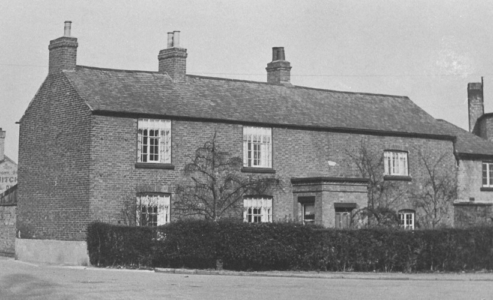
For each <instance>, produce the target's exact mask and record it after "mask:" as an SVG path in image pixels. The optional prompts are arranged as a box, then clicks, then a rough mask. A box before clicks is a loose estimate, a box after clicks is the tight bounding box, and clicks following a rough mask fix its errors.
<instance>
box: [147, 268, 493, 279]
mask: <svg viewBox="0 0 493 300" xmlns="http://www.w3.org/2000/svg"><path fill="white" fill-rule="evenodd" d="M154 271H155V272H157V273H168V274H185V275H224V276H261V277H287V278H324V279H357V280H421V281H430V280H433V281H436V280H440V281H493V273H491V272H481V273H480V272H477V273H465V272H464V273H396V272H394V273H390V272H389V273H380V272H373V273H372V272H302V271H299V272H296V271H268V272H239V271H228V270H200V269H171V268H155V269H154Z"/></svg>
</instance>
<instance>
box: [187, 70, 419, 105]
mask: <svg viewBox="0 0 493 300" xmlns="http://www.w3.org/2000/svg"><path fill="white" fill-rule="evenodd" d="M187 76H188V77H198V78H204V79H211V80H226V81H237V82H247V83H258V84H263V85H273V86H281V87H283V86H285V85H283V84H275V83H269V82H264V81H254V80H246V79H234V78H223V77H211V76H203V75H193V74H187ZM287 88H295V89H307V90H315V91H322V92H333V93H341V94H356V95H371V96H383V97H392V98H395V97H397V98H407V99H409V97H408V96H400V95H390V94H377V93H365V92H351V91H338V90H331V89H322V88H314V87H307V86H301V85H293V86H290V87H287Z"/></svg>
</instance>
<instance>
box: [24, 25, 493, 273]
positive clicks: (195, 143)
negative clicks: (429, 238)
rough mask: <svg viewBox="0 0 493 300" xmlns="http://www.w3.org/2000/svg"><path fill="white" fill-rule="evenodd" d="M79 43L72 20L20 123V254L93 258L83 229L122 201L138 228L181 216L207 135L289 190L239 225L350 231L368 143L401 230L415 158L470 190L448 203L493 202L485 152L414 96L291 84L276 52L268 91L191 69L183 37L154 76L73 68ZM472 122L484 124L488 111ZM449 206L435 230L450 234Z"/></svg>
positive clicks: (415, 212) (122, 218)
mask: <svg viewBox="0 0 493 300" xmlns="http://www.w3.org/2000/svg"><path fill="white" fill-rule="evenodd" d="M77 47H78V43H77V39H76V38H74V37H71V36H70V23H66V30H65V35H64V36H63V37H60V38H58V39H55V40H52V41H51V42H50V45H49V73H48V76H47V77H46V79H45V81H44V82H43V84H42V85H41V87H40V88H39V91H38V92H37V94H36V95H35V97H34V99H33V100H32V102H31V103H30V105H29V107H28V108H27V110H26V111H25V114H24V116H23V117H22V119H21V120H20V153H19V188H18V217H17V240H16V255H17V257H18V258H19V259H22V260H37V261H40V260H41V261H46V262H55V263H68V264H85V263H87V254H86V252H85V251H86V248H85V242H84V240H85V230H86V226H87V225H88V224H89V223H90V222H92V221H95V220H101V221H104V222H110V223H114V224H127V222H128V215H126V214H125V213H124V209H125V207H124V206H125V201H127V200H128V199H129V198H130V199H133V200H132V201H139V203H141V204H142V207H143V208H144V209H143V210H139V211H138V212H135V211H134V212H133V215H132V214H131V217H130V218H131V219H132V218H133V221H134V223H135V222H137V224H138V223H139V222H138V220H139V218H142V216H144V215H145V216H146V217H150V218H149V219H147V220H148V222H147V224H146V225H160V224H163V223H166V222H169V221H173V220H176V219H178V218H179V215H178V214H176V213H175V212H174V203H176V201H180V199H178V197H177V196H176V195H175V187H176V183H177V181H178V180H180V178H181V177H182V176H183V173H182V170H183V167H184V166H185V164H186V163H187V162H189V157H190V156H193V154H194V152H195V150H196V149H197V148H198V147H200V146H202V145H203V144H204V143H205V142H206V141H209V140H211V138H212V137H213V136H214V134H216V139H217V143H218V144H219V145H220V147H221V148H222V149H223V150H225V151H228V152H229V153H231V154H232V155H233V156H238V157H241V158H243V164H244V166H243V168H242V169H241V172H242V173H244V175H245V176H248V175H251V174H262V175H263V176H277V177H278V178H280V179H281V180H282V181H283V182H285V183H286V184H285V187H284V189H283V190H282V191H273V192H272V194H270V195H263V196H258V197H255V196H252V197H247V198H245V199H244V202H243V205H244V213H243V215H239V216H238V218H243V219H244V220H245V221H249V222H254V221H263V222H264V221H267V222H268V221H281V220H295V221H299V222H306V223H308V222H314V223H316V224H321V225H324V226H326V227H342V228H344V227H347V226H348V225H349V223H350V219H351V215H352V213H354V212H356V211H358V210H359V209H361V208H364V207H366V206H367V204H368V193H367V190H368V185H369V179H368V178H367V177H366V176H365V174H362V172H361V170H360V169H359V168H358V165H357V163H356V161H357V159H358V157H359V156H358V155H360V154H361V150H362V148H365V147H366V148H368V149H366V150H368V152H371V153H377V155H378V157H380V158H382V159H381V161H382V165H381V169H380V170H379V172H380V173H381V174H382V175H383V176H382V178H384V182H389V183H392V184H394V185H395V186H396V187H397V188H398V189H399V190H402V191H404V193H402V196H401V197H399V199H397V200H398V201H394V202H393V205H392V209H393V210H394V211H395V212H396V213H397V214H398V216H399V218H400V222H401V225H402V226H404V227H407V228H417V227H426V226H427V223H426V222H425V218H424V216H423V215H422V211H421V210H420V209H419V208H417V207H416V205H415V204H414V202H413V201H412V199H411V198H410V196H408V195H409V192H419V191H420V190H422V189H423V188H424V186H425V183H426V181H427V180H428V178H429V172H428V171H427V168H426V166H425V164H424V163H423V159H421V158H422V156H423V155H424V156H425V157H427V158H428V159H429V160H430V161H438V160H440V163H439V165H438V170H439V172H441V173H444V174H452V176H453V178H454V179H455V178H459V181H460V183H461V185H463V186H464V187H465V188H466V190H464V191H462V194H460V196H459V198H458V199H457V200H456V202H457V203H458V206H456V208H457V207H460V208H461V209H463V210H467V211H468V212H469V211H474V212H475V211H476V210H477V206H478V205H479V206H481V207H484V206H485V205H490V202H491V200H490V199H489V198H488V197H489V194H488V191H489V189H490V188H489V187H488V188H487V190H484V189H485V187H484V183H483V179H482V176H484V175H483V173H482V169H481V168H484V166H485V165H484V164H483V160H488V159H493V144H491V143H490V142H488V141H486V140H485V139H481V138H480V137H477V136H475V135H473V134H471V133H468V132H465V131H462V130H461V129H459V128H457V127H455V126H453V125H451V124H449V123H447V122H444V121H437V120H435V119H434V118H433V117H432V116H430V115H429V114H427V113H426V112H425V111H423V110H422V109H421V108H420V107H418V106H417V105H416V104H414V103H413V102H412V101H411V100H410V99H409V98H408V97H403V96H392V95H379V94H368V93H353V92H340V91H333V90H324V89H317V88H309V87H302V86H295V85H293V84H292V83H291V81H290V70H291V64H290V63H289V62H288V61H286V59H285V54H284V49H283V48H281V47H276V48H273V59H272V62H269V63H268V64H267V68H266V70H267V82H253V81H245V80H232V79H224V78H214V77H205V76H196V75H189V74H186V59H187V49H184V48H181V47H179V32H172V33H168V45H167V48H166V49H164V50H161V51H160V52H159V55H158V62H157V63H158V64H157V67H158V71H157V72H155V71H130V70H115V69H103V68H95V67H87V66H80V65H77V63H76V56H77ZM481 90H482V86H481ZM481 101H482V100H481ZM478 118H479V121H480V122H483V123H485V124H489V123H488V121H489V120H490V119H489V117H488V116H486V117H478ZM486 127H487V126H486ZM485 131H487V130H485ZM471 151H472V152H471ZM355 158H356V159H355ZM360 158H361V157H360ZM492 161H493V160H492ZM486 166H487V167H488V166H489V164H486ZM457 170H458V171H459V173H461V172H462V173H461V174H460V175H459V176H457V174H456V172H457ZM492 172H493V171H492ZM488 174H489V173H488ZM492 180H493V179H492ZM487 186H489V184H487ZM492 187H493V184H492ZM461 197H462V198H461ZM470 198H475V201H471V200H470ZM460 203H462V206H461V205H460ZM466 203H467V204H466ZM471 203H474V205H476V206H471ZM447 205H448V206H450V207H449V209H448V212H449V213H448V214H447V215H446V216H444V218H443V219H442V220H441V223H440V225H453V222H454V214H453V206H452V203H449V204H447ZM471 207H472V208H471ZM135 220H137V221H135ZM140 225H144V224H142V222H140Z"/></svg>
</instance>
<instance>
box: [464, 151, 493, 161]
mask: <svg viewBox="0 0 493 300" xmlns="http://www.w3.org/2000/svg"><path fill="white" fill-rule="evenodd" d="M458 156H459V159H465V160H479V159H488V160H492V159H493V154H484V153H466V152H459V153H458Z"/></svg>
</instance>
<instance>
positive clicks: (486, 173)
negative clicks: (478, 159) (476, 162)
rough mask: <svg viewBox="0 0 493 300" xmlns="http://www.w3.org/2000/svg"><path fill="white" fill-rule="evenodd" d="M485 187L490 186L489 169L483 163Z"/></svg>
mask: <svg viewBox="0 0 493 300" xmlns="http://www.w3.org/2000/svg"><path fill="white" fill-rule="evenodd" d="M483 185H488V167H487V165H486V163H483Z"/></svg>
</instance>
